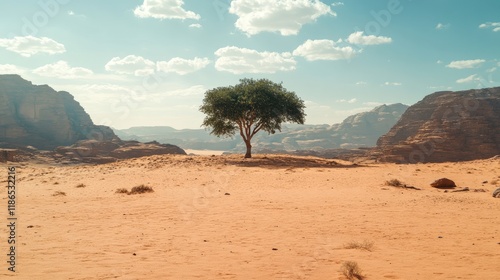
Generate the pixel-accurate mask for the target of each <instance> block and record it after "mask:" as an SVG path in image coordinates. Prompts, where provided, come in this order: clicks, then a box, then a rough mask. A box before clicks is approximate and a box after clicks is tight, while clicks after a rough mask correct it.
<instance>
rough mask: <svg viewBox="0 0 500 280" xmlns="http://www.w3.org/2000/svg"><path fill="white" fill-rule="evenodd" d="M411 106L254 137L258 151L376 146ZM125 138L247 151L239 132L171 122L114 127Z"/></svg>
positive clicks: (294, 126) (288, 126) (289, 126)
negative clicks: (216, 132)
mask: <svg viewBox="0 0 500 280" xmlns="http://www.w3.org/2000/svg"><path fill="white" fill-rule="evenodd" d="M407 108H408V106H407V105H404V104H401V103H398V104H392V105H381V106H378V107H376V108H374V109H373V110H371V111H369V112H363V113H359V114H355V115H352V116H349V117H347V118H346V119H345V120H344V121H343V122H342V123H339V124H333V125H326V124H325V125H297V124H284V125H283V127H282V130H281V132H277V133H275V134H271V135H269V134H267V133H265V132H260V133H258V134H257V135H255V137H254V139H252V146H253V147H254V150H255V151H259V150H287V151H292V150H323V149H338V148H346V149H351V148H358V147H373V146H375V145H376V143H377V139H378V138H379V137H380V136H382V135H384V134H385V133H387V132H388V131H389V130H390V129H391V127H392V126H394V124H396V122H397V121H398V120H399V119H400V117H401V115H402V114H403V113H404V112H405V111H406V109H407ZM114 132H115V134H116V135H117V136H118V137H120V138H121V139H124V140H138V141H141V142H149V141H158V142H160V143H168V144H174V145H177V146H179V147H181V148H183V149H196V150H203V149H206V150H222V151H234V152H236V151H244V149H245V147H244V144H243V142H242V140H241V139H240V137H239V135H235V136H234V137H233V138H218V137H216V136H213V135H210V131H209V130H205V129H181V130H177V129H174V128H172V127H168V126H156V127H132V128H129V129H120V130H119V129H114Z"/></svg>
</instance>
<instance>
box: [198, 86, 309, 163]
mask: <svg viewBox="0 0 500 280" xmlns="http://www.w3.org/2000/svg"><path fill="white" fill-rule="evenodd" d="M304 108H305V105H304V101H302V100H301V99H300V98H299V97H298V96H297V95H296V94H295V92H291V91H288V90H286V89H285V88H284V87H283V86H282V85H281V84H277V83H274V82H272V81H270V80H267V79H259V80H254V79H242V80H240V83H239V84H237V85H235V86H227V87H218V88H215V89H211V90H208V91H207V92H206V93H205V98H204V99H203V105H202V106H201V107H200V111H201V112H202V113H204V114H205V115H206V117H205V119H204V121H203V126H205V127H209V128H211V129H212V131H211V134H214V135H217V136H233V135H234V134H235V133H236V132H238V131H239V132H240V135H241V137H242V138H243V141H245V143H246V144H247V155H249V147H251V145H250V140H251V139H252V137H253V136H254V135H255V134H256V133H257V132H259V131H260V130H263V131H266V132H268V133H270V134H274V133H275V132H276V131H281V124H282V123H283V122H293V123H299V124H304V121H305V113H304ZM248 157H250V156H248Z"/></svg>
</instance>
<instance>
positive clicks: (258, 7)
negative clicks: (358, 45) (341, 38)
mask: <svg viewBox="0 0 500 280" xmlns="http://www.w3.org/2000/svg"><path fill="white" fill-rule="evenodd" d="M229 13H231V14H235V15H237V16H238V20H237V21H236V23H235V26H236V27H237V28H238V29H240V30H241V31H243V32H245V33H246V34H247V35H255V34H258V33H260V32H265V31H267V32H279V33H280V34H281V35H283V36H288V35H296V34H298V33H299V31H300V29H301V28H302V26H303V25H304V24H307V23H310V22H314V21H315V20H316V19H317V18H319V17H321V16H323V15H334V16H335V13H334V12H333V11H332V10H331V8H330V6H329V5H326V4H324V3H323V2H321V1H319V0H279V1H269V0H233V1H231V6H230V8H229Z"/></svg>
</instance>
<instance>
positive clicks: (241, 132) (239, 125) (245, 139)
mask: <svg viewBox="0 0 500 280" xmlns="http://www.w3.org/2000/svg"><path fill="white" fill-rule="evenodd" d="M236 123H237V124H238V127H239V128H240V135H241V138H243V140H244V141H247V138H246V137H245V135H244V134H243V124H242V122H241V120H237V121H236Z"/></svg>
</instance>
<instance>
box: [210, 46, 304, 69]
mask: <svg viewBox="0 0 500 280" xmlns="http://www.w3.org/2000/svg"><path fill="white" fill-rule="evenodd" d="M215 55H216V56H218V58H217V61H216V62H215V69H217V70H218V71H227V72H231V73H233V74H243V73H275V72H278V71H291V70H295V65H296V64H297V62H296V61H295V59H294V58H293V57H292V54H291V53H288V52H286V53H277V52H258V51H256V50H251V49H246V48H238V47H234V46H230V47H224V48H220V49H218V50H217V51H216V52H215Z"/></svg>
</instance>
